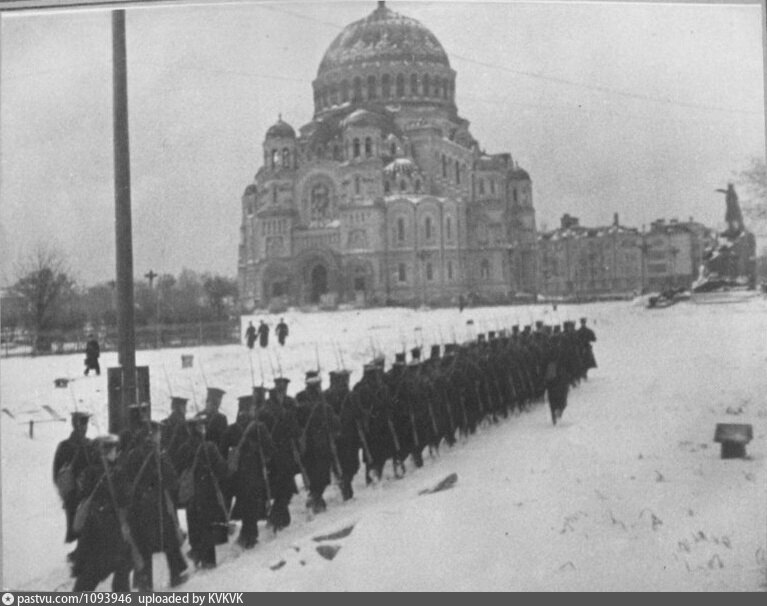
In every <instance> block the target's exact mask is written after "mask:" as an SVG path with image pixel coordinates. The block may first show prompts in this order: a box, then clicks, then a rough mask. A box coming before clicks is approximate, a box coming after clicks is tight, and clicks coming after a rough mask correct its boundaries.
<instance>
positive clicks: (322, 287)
mask: <svg viewBox="0 0 767 606" xmlns="http://www.w3.org/2000/svg"><path fill="white" fill-rule="evenodd" d="M455 84H456V72H455V70H453V69H452V68H451V67H450V62H449V61H448V57H447V54H446V53H445V50H444V49H443V48H442V45H441V44H440V42H439V40H437V38H436V37H435V36H434V34H433V33H432V32H430V31H429V30H428V29H426V27H424V26H423V25H422V24H421V23H419V22H418V21H416V20H414V19H411V18H409V17H406V16H404V15H400V14H398V13H396V12H394V11H392V10H390V9H389V8H387V7H386V5H385V3H384V2H379V3H378V7H377V8H376V9H375V10H374V11H373V12H372V13H371V14H370V15H368V16H367V17H365V18H364V19H361V20H359V21H356V22H354V23H352V24H350V25H348V26H347V27H346V28H345V29H344V30H343V31H342V32H341V33H340V34H339V35H338V37H337V38H336V39H335V40H334V41H333V43H332V44H331V45H330V47H329V48H328V50H327V51H326V52H325V55H324V57H323V58H322V61H321V62H320V66H319V70H318V72H317V78H316V79H315V80H314V82H313V83H312V87H313V91H314V117H313V119H312V120H311V121H310V122H309V123H308V124H306V125H304V126H302V127H301V128H300V129H299V130H298V133H297V132H296V131H295V129H294V128H293V127H292V126H291V125H290V124H288V123H287V122H286V121H284V120H283V119H282V116H280V119H279V120H278V121H277V123H276V124H274V125H273V126H272V127H271V128H269V130H268V131H267V132H266V137H265V139H264V143H263V153H264V155H263V165H262V166H261V167H260V168H259V169H258V172H257V173H256V176H255V178H254V180H253V182H252V183H251V184H250V185H248V186H247V188H246V189H245V193H244V194H243V196H242V226H241V230H240V247H239V265H238V279H239V287H240V297H241V303H242V306H243V308H244V309H246V310H252V309H253V308H255V307H259V308H265V307H268V306H269V305H270V304H271V303H273V302H274V300H275V299H277V300H281V301H283V302H284V303H288V304H290V305H311V304H324V305H331V306H332V305H334V304H337V303H346V302H356V303H358V304H366V305H383V304H398V303H407V304H417V303H425V304H440V303H442V304H446V303H449V302H451V301H455V300H457V298H458V297H459V295H464V296H469V297H471V296H473V297H476V298H477V299H478V300H485V301H505V300H508V299H510V298H511V297H514V296H517V295H521V294H523V293H526V294H532V293H534V292H535V277H536V261H535V259H536V252H535V246H536V237H535V210H534V209H533V199H532V188H531V181H530V176H529V175H528V173H527V172H526V171H524V170H523V169H521V168H520V167H519V166H518V164H517V163H516V162H515V161H514V160H513V158H512V156H511V154H509V153H499V154H487V153H485V152H484V151H483V150H482V149H481V147H480V145H479V143H478V142H477V141H476V140H475V139H474V137H472V135H471V132H470V131H469V121H468V120H466V119H465V118H462V117H460V116H459V115H458V109H457V107H456V104H455V90H456V87H455Z"/></svg>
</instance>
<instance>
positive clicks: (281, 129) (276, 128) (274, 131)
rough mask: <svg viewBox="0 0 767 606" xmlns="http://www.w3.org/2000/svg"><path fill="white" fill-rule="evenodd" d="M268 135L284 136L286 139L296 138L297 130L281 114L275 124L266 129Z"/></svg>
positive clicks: (268, 136)
mask: <svg viewBox="0 0 767 606" xmlns="http://www.w3.org/2000/svg"><path fill="white" fill-rule="evenodd" d="M266 137H267V138H270V137H275V138H276V137H282V138H284V139H295V138H296V131H294V130H293V127H292V126H291V125H290V124H288V123H287V122H284V121H283V119H282V116H280V119H279V120H277V122H276V123H275V124H273V125H272V126H270V127H269V130H268V131H266Z"/></svg>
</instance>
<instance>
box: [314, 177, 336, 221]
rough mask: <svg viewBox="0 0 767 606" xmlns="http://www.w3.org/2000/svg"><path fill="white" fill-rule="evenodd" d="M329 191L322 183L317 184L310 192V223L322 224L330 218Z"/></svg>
mask: <svg viewBox="0 0 767 606" xmlns="http://www.w3.org/2000/svg"><path fill="white" fill-rule="evenodd" d="M330 211H331V209H330V191H329V190H328V186H327V185H325V184H324V183H318V184H317V185H315V186H314V187H312V191H311V217H310V218H311V221H312V222H319V223H322V222H324V221H327V220H329V219H330V218H331V217H330Z"/></svg>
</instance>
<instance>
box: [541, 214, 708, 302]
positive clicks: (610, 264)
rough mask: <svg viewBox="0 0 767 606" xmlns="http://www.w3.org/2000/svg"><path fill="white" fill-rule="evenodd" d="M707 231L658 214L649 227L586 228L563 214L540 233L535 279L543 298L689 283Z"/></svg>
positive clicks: (618, 292)
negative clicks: (556, 225)
mask: <svg viewBox="0 0 767 606" xmlns="http://www.w3.org/2000/svg"><path fill="white" fill-rule="evenodd" d="M710 237H711V236H710V230H708V228H706V227H705V226H703V225H701V224H700V223H695V222H694V221H693V220H692V219H690V220H689V221H687V222H679V221H677V220H675V219H672V220H671V221H670V222H668V223H667V222H665V221H664V220H662V219H659V220H658V221H655V222H653V223H652V225H651V228H650V230H649V231H647V232H645V231H640V230H639V229H637V228H635V227H627V226H625V225H621V224H620V221H619V218H618V215H617V213H616V214H615V215H614V216H613V222H612V224H611V225H606V226H601V227H586V226H583V225H580V222H579V220H578V218H577V217H573V216H571V215H569V214H565V215H563V216H562V218H561V220H560V226H559V228H557V229H555V230H553V231H548V232H543V233H540V234H539V235H538V268H539V275H538V284H539V293H540V294H541V295H542V296H544V297H554V298H558V297H561V298H565V299H576V300H580V299H599V298H605V299H606V298H618V297H630V296H632V295H633V294H634V293H638V292H642V291H647V290H662V289H664V288H671V287H678V286H690V284H691V283H692V281H693V280H694V279H695V278H696V277H697V275H698V273H697V272H698V269H699V267H700V264H701V262H702V259H703V252H704V249H705V246H706V244H707V243H708V242H709V240H710Z"/></svg>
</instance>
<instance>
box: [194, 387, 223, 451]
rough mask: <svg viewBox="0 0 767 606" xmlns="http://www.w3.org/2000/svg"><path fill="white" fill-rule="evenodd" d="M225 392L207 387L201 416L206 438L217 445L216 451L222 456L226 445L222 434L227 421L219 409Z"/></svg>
mask: <svg viewBox="0 0 767 606" xmlns="http://www.w3.org/2000/svg"><path fill="white" fill-rule="evenodd" d="M225 393H226V392H225V391H224V390H223V389H219V388H218V387H208V393H207V395H206V397H205V410H204V411H203V413H204V414H203V413H200V414H203V416H204V417H205V419H206V422H205V435H206V438H205V439H206V440H208V441H209V442H213V443H214V444H215V445H216V446H217V447H218V452H219V454H220V455H221V457H222V458H226V445H225V444H224V434H225V433H226V428H227V427H229V423H228V422H227V420H226V415H225V414H224V413H223V412H221V411H220V408H221V400H222V399H223V397H224V394H225Z"/></svg>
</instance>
